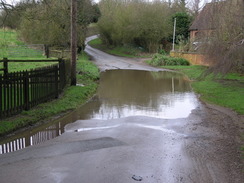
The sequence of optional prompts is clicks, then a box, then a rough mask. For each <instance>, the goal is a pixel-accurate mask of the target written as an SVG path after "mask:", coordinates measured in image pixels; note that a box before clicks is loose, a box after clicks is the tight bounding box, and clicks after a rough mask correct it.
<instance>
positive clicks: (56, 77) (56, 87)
mask: <svg viewBox="0 0 244 183" xmlns="http://www.w3.org/2000/svg"><path fill="white" fill-rule="evenodd" d="M54 68H55V98H58V93H59V92H58V66H56V67H54Z"/></svg>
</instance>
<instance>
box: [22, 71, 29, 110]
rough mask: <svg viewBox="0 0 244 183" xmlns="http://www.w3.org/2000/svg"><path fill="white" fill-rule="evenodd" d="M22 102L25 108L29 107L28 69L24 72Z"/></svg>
mask: <svg viewBox="0 0 244 183" xmlns="http://www.w3.org/2000/svg"><path fill="white" fill-rule="evenodd" d="M23 87H24V104H25V110H29V109H30V105H29V73H28V71H26V72H24V86H23Z"/></svg>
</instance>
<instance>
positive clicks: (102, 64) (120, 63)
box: [85, 36, 164, 71]
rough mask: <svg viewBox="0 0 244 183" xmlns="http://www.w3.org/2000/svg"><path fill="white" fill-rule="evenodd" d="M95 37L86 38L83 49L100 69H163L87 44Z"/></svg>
mask: <svg viewBox="0 0 244 183" xmlns="http://www.w3.org/2000/svg"><path fill="white" fill-rule="evenodd" d="M95 38H97V36H91V37H89V38H87V40H86V49H85V51H86V52H87V53H88V54H89V55H91V56H92V58H93V60H94V62H95V63H96V65H98V67H99V68H100V70H101V71H105V70H111V69H130V70H146V71H163V70H164V69H159V68H155V67H151V66H148V65H146V64H145V63H143V62H141V61H140V59H137V58H126V57H118V56H113V55H109V54H107V53H104V52H102V51H100V50H97V49H94V48H92V47H91V46H89V45H88V44H87V42H89V41H90V40H92V39H95Z"/></svg>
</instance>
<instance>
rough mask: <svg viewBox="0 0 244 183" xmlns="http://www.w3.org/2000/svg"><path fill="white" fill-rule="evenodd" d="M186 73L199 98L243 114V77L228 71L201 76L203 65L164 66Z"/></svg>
mask: <svg viewBox="0 0 244 183" xmlns="http://www.w3.org/2000/svg"><path fill="white" fill-rule="evenodd" d="M163 68H167V69H172V70H177V71H180V72H183V73H184V74H186V75H187V76H188V77H189V78H190V79H191V80H193V82H192V88H193V90H194V91H195V92H196V93H199V94H200V95H201V97H200V98H201V99H202V100H203V101H206V102H208V103H211V104H216V105H219V106H223V107H227V108H230V109H232V110H234V111H236V112H237V113H238V114H241V115H243V114H244V103H243V101H244V95H243V92H244V90H243V88H244V77H243V76H241V75H240V74H236V73H230V74H227V75H226V76H214V75H212V74H210V75H207V76H206V77H203V74H204V73H205V72H206V70H207V67H205V66H196V65H192V66H164V67H163Z"/></svg>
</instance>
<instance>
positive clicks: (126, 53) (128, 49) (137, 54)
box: [88, 38, 151, 58]
mask: <svg viewBox="0 0 244 183" xmlns="http://www.w3.org/2000/svg"><path fill="white" fill-rule="evenodd" d="M88 44H89V45H90V46H92V47H94V48H97V49H100V50H102V51H104V52H106V53H109V54H112V55H116V56H121V57H130V58H147V57H150V56H151V54H149V53H145V51H144V50H143V48H139V47H134V46H132V45H127V46H108V45H105V44H103V43H102V40H101V39H100V38H97V39H94V40H92V41H90V42H89V43H88Z"/></svg>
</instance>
